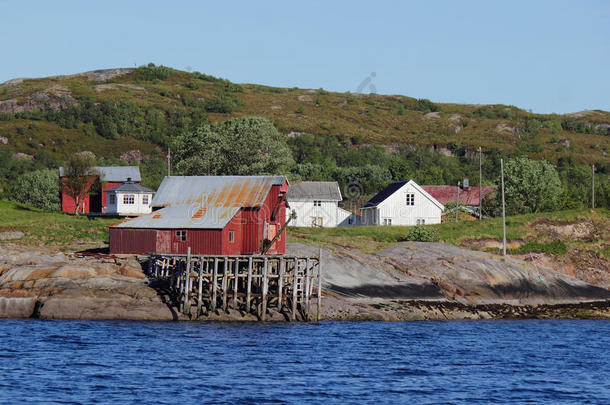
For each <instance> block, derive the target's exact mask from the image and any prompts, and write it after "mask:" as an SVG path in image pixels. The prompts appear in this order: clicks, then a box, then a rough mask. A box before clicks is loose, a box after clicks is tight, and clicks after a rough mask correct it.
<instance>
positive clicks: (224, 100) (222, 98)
mask: <svg viewBox="0 0 610 405" xmlns="http://www.w3.org/2000/svg"><path fill="white" fill-rule="evenodd" d="M239 105H240V102H239V100H237V99H235V98H234V97H232V96H229V95H228V94H226V93H222V94H220V95H219V96H218V97H216V98H214V99H212V100H210V101H207V102H206V103H205V109H206V111H208V112H215V113H221V114H231V113H232V112H233V111H235V110H236V109H237V107H239Z"/></svg>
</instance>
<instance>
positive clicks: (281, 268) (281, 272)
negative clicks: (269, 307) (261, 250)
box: [277, 257, 284, 312]
mask: <svg viewBox="0 0 610 405" xmlns="http://www.w3.org/2000/svg"><path fill="white" fill-rule="evenodd" d="M283 278H284V258H283V257H280V262H279V264H278V267H277V310H278V311H280V312H281V311H282V289H283V288H284V283H283V281H284V279H283Z"/></svg>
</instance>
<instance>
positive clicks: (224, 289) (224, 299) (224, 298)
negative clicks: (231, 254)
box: [222, 256, 229, 311]
mask: <svg viewBox="0 0 610 405" xmlns="http://www.w3.org/2000/svg"><path fill="white" fill-rule="evenodd" d="M224 262H225V265H224V267H223V271H222V309H224V310H225V311H226V310H227V276H228V275H229V274H228V273H229V259H228V258H227V256H225V257H224Z"/></svg>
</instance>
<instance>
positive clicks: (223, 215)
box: [115, 204, 240, 229]
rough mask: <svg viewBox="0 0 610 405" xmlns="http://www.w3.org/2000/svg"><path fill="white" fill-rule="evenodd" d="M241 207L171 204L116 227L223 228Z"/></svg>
mask: <svg viewBox="0 0 610 405" xmlns="http://www.w3.org/2000/svg"><path fill="white" fill-rule="evenodd" d="M239 209H240V207H206V208H203V207H198V206H197V205H194V204H193V205H171V206H169V207H165V208H162V209H160V210H157V211H155V212H153V213H151V214H148V215H143V216H140V217H137V218H134V219H131V220H129V221H125V222H122V223H120V224H118V225H115V227H116V228H154V229H178V228H184V229H222V228H224V227H225V226H226V225H227V224H228V223H229V221H231V219H232V218H233V217H234V216H235V214H237V212H238V211H239Z"/></svg>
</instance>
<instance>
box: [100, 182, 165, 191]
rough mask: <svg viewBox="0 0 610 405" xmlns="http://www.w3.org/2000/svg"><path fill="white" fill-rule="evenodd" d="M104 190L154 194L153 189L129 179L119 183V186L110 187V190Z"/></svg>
mask: <svg viewBox="0 0 610 405" xmlns="http://www.w3.org/2000/svg"><path fill="white" fill-rule="evenodd" d="M104 192H106V193H109V192H121V193H134V194H152V193H154V191H152V190H151V189H149V188H146V187H144V186H141V185H139V184H136V183H134V182H132V181H128V182H126V183H123V184H119V185H118V186H115V187H112V188H109V189H108V190H104Z"/></svg>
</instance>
